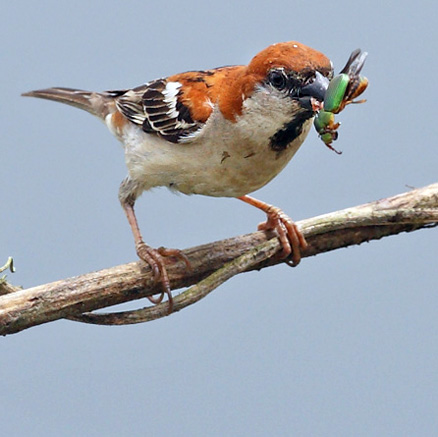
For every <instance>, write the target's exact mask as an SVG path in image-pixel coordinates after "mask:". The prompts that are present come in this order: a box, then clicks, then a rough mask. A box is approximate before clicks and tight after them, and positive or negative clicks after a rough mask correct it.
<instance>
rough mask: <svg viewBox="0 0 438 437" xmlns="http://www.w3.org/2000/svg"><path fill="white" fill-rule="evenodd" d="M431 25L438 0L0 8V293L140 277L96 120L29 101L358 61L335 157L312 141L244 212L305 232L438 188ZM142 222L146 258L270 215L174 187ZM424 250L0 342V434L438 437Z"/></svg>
mask: <svg viewBox="0 0 438 437" xmlns="http://www.w3.org/2000/svg"><path fill="white" fill-rule="evenodd" d="M84 5H86V6H84ZM437 17H438V7H437V5H436V2H433V1H423V2H416V3H414V2H408V1H400V2H397V4H396V6H395V3H391V2H382V1H379V2H377V1H370V2H365V3H364V2H362V3H352V2H351V1H341V2H337V3H336V4H330V3H329V2H308V1H294V2H293V1H282V0H277V1H276V2H273V3H272V4H271V3H269V2H266V1H258V0H256V1H243V2H230V1H221V2H217V3H216V4H212V3H210V2H200V1H199V2H195V1H184V2H175V1H167V2H147V1H142V2H140V1H135V2H134V1H125V2H108V1H89V2H83V3H80V2H76V3H75V2H63V1H42V2H31V1H25V0H23V1H15V2H3V3H2V5H1V6H0V24H1V25H0V35H1V37H2V43H3V44H2V49H1V66H2V67H1V70H0V75H1V81H0V87H1V95H2V104H0V123H1V132H2V147H1V157H2V164H3V165H2V172H1V173H0V183H1V187H2V195H1V199H2V206H3V208H2V214H1V215H0V229H1V231H0V248H1V253H0V264H1V263H2V260H6V258H7V256H9V255H12V256H13V257H14V259H15V261H16V267H17V273H15V274H14V275H10V276H9V278H10V280H11V281H12V282H13V283H15V284H17V285H23V286H24V287H30V286H34V285H39V284H43V283H46V282H50V281H54V280H57V279H61V278H65V277H69V276H73V275H78V274H81V273H86V272H89V271H93V270H98V269H101V268H106V267H110V266H114V265H118V264H122V263H125V262H130V261H133V260H135V258H136V257H135V252H134V246H133V242H132V236H131V234H130V229H129V227H128V224H127V223H126V219H125V217H124V214H123V211H122V209H121V208H120V206H119V203H118V199H117V190H118V186H119V183H120V181H121V180H122V179H123V177H124V175H125V167H124V160H123V153H122V149H121V147H120V146H119V144H118V142H117V141H116V140H115V139H114V138H113V137H112V136H111V135H110V134H109V133H108V132H107V131H106V128H105V126H103V125H102V124H101V123H99V122H98V121H97V119H94V118H93V117H91V116H90V115H89V114H87V113H84V112H81V111H78V110H76V109H74V108H71V107H67V106H62V105H59V104H55V103H51V102H44V101H41V100H36V99H33V100H32V99H25V98H22V97H20V94H21V93H22V92H24V91H29V90H31V89H36V88H43V87H49V86H68V87H78V88H84V89H90V90H105V89H118V88H125V87H130V86H136V85H140V84H141V83H143V82H146V81H148V80H150V79H153V78H156V77H160V76H166V75H169V74H173V73H176V72H180V71H185V70H190V69H202V68H211V67H216V66H220V65H226V64H239V63H246V62H248V61H249V59H250V58H251V57H252V56H253V55H254V54H256V53H257V52H258V51H260V50H261V49H263V48H265V47H266V46H268V45H269V44H271V43H274V42H279V41H287V40H298V41H300V42H302V43H305V44H307V45H310V46H312V47H314V48H316V49H318V50H321V51H322V52H324V53H325V54H326V55H328V56H329V57H330V58H331V59H332V60H333V62H334V65H335V67H336V71H339V69H340V68H342V67H343V65H344V63H345V61H346V60H347V58H348V56H349V54H350V52H351V51H352V50H353V49H355V48H357V47H360V48H362V49H364V50H366V51H368V52H369V57H368V60H367V63H366V65H365V68H364V70H363V73H364V74H365V75H366V76H368V78H369V80H370V86H369V89H368V90H367V91H366V96H365V97H366V98H367V99H368V102H367V103H366V104H364V105H360V106H355V107H351V108H348V110H346V111H345V112H344V113H342V114H341V115H340V116H339V120H340V121H342V123H343V124H342V127H341V129H340V136H339V140H338V142H337V144H336V147H337V148H338V149H341V150H343V152H344V153H343V154H342V155H341V156H338V155H336V154H334V153H332V152H330V151H329V150H328V149H326V148H325V147H324V145H323V144H322V142H321V141H320V140H319V139H318V138H317V135H316V133H315V132H314V131H312V132H311V133H310V134H309V137H308V139H307V141H306V143H305V144H304V146H303V147H302V148H301V150H300V151H299V152H298V154H297V155H296V157H295V158H294V159H293V160H292V162H291V163H290V164H289V165H288V166H287V168H286V169H285V170H284V171H283V172H282V173H281V175H279V176H278V177H277V178H276V179H275V180H274V181H272V182H271V183H270V184H269V185H268V186H267V187H265V188H263V189H262V190H260V191H259V192H257V193H256V196H257V197H259V198H261V199H262V200H265V201H267V202H269V203H273V204H275V205H278V206H280V207H282V208H283V209H284V210H285V211H286V212H288V213H289V214H290V215H291V216H292V217H293V218H294V219H296V220H299V219H302V218H306V217H311V216H314V215H318V214H322V213H325V212H329V211H333V210H337V209H340V208H344V207H348V206H353V205H357V204H361V203H364V202H368V201H371V200H375V199H379V198H382V197H386V196H390V195H393V194H397V193H399V192H403V191H405V190H407V186H415V187H421V186H424V185H427V184H430V183H433V182H437V166H438V155H437V145H436V144H437V140H436V135H437V133H436V131H437V129H436V121H435V119H436V108H435V87H436V77H435V76H436V74H437V71H438V57H437V56H436V52H437V41H438V22H437V20H438V19H437ZM137 212H138V218H139V221H140V225H141V228H142V230H143V233H144V235H145V238H146V241H147V242H148V243H150V244H151V245H154V246H161V245H164V246H168V247H179V248H185V247H190V246H194V245H197V244H201V243H205V242H208V241H213V240H217V239H220V238H225V237H229V236H233V235H237V234H241V233H248V232H251V231H253V230H255V229H256V226H257V223H259V222H260V221H262V219H263V218H264V217H263V215H262V214H261V213H260V212H259V211H257V210H255V209H254V208H251V207H249V206H248V205H245V204H243V203H241V202H238V201H236V200H233V199H210V198H205V197H194V196H193V197H187V196H183V195H180V196H176V195H174V194H171V193H169V192H167V191H166V190H155V191H154V192H151V193H145V194H144V195H143V196H142V198H140V199H139V201H138V207H137ZM437 243H438V233H437V230H429V231H420V232H415V233H412V234H409V235H408V234H404V235H400V236H398V237H391V238H387V239H384V240H383V241H379V242H372V243H369V244H363V245H362V246H360V247H355V248H349V249H344V250H339V251H336V252H334V253H329V254H325V255H321V256H318V257H315V258H311V259H305V260H303V262H302V263H301V265H300V266H299V267H298V268H296V269H290V268H289V267H286V266H284V265H282V266H278V267H275V268H271V269H265V270H263V271H261V272H258V273H249V274H245V275H241V276H239V277H237V278H234V279H232V280H231V281H230V282H228V283H227V284H225V285H223V286H222V287H221V288H220V289H218V290H217V291H215V292H214V293H213V294H212V295H210V296H209V297H208V298H206V299H205V300H204V301H202V302H200V303H198V304H196V305H194V306H193V307H191V308H189V309H186V310H184V311H182V312H180V313H178V314H175V315H173V316H172V317H168V318H165V319H163V320H159V321H156V322H152V323H148V324H144V325H136V326H129V327H113V328H109V327H95V326H87V325H81V324H78V323H74V322H69V321H59V322H55V323H51V324H47V325H44V326H40V327H37V328H33V329H30V330H28V331H25V332H22V333H20V334H17V335H13V336H9V337H6V338H2V339H1V340H0V356H1V360H0V371H1V374H2V378H0V381H1V382H0V393H1V396H0V432H1V434H2V435H12V436H28V435H32V436H52V435H53V436H59V435H62V436H77V435H86V436H101V435H106V436H113V435H114V436H115V435H130V436H137V435H138V436H141V435H154V436H161V435H163V436H164V435H165V436H173V435H175V436H176V435H178V436H180V435H187V436H195V435H208V436H267V435H270V436H277V435H278V436H284V435H297V436H307V435H309V436H310V435H312V436H335V435H336V436H351V435H355V436H361V435H364V436H370V435H376V436H377V435H379V436H381V435H385V436H392V435H393V436H396V435H397V436H398V435H410V436H413V435H420V436H429V435H434V434H436V432H437V430H438V419H437V417H438V416H437V414H436V412H437V408H438V376H437V369H438V354H437V352H438V335H437V333H438V317H437V312H438V293H437V283H438V272H437V271H438V269H437V261H436V258H437V249H436V248H437ZM142 303H143V302H141V303H140V304H142Z"/></svg>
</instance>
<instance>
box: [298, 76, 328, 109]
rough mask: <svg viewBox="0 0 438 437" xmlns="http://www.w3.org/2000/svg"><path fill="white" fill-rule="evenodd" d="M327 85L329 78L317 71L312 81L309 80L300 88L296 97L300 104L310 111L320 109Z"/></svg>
mask: <svg viewBox="0 0 438 437" xmlns="http://www.w3.org/2000/svg"><path fill="white" fill-rule="evenodd" d="M328 85H329V80H328V79H327V78H326V77H325V76H323V75H322V74H321V73H320V72H319V71H317V72H316V73H315V79H314V80H313V82H310V83H308V84H306V85H304V86H303V87H302V88H301V92H300V97H299V98H298V101H299V102H300V103H301V106H302V107H303V108H305V109H308V110H309V111H312V112H315V111H318V110H319V109H321V108H322V102H323V101H324V97H325V92H326V91H327V88H328Z"/></svg>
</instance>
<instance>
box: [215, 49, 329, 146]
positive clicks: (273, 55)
mask: <svg viewBox="0 0 438 437" xmlns="http://www.w3.org/2000/svg"><path fill="white" fill-rule="evenodd" d="M332 77H333V65H332V63H331V61H330V60H329V59H328V58H327V57H326V56H325V55H323V54H322V53H320V52H318V51H316V50H314V49H312V48H310V47H307V46H305V45H303V44H300V43H298V42H295V41H290V42H284V43H277V44H273V45H271V46H269V47H268V48H266V49H264V50H262V51H261V52H260V53H258V54H257V55H256V56H255V57H254V58H253V59H252V60H251V62H250V63H249V64H248V65H247V66H246V67H245V68H243V69H242V70H241V71H240V73H239V75H237V77H235V78H233V79H234V80H230V81H229V83H228V88H229V93H228V96H227V98H226V99H224V100H223V101H220V102H219V105H220V106H222V108H221V110H222V112H223V113H224V114H225V116H226V117H227V118H229V119H234V120H236V119H242V118H247V117H248V118H249V119H251V120H254V122H253V123H252V124H253V125H254V126H255V125H257V126H261V125H265V126H266V127H267V128H268V127H270V128H271V129H272V132H273V134H276V133H277V132H278V133H279V134H278V135H280V138H281V140H280V141H279V145H276V146H275V147H278V148H279V149H281V148H283V147H287V145H288V144H289V143H290V142H291V141H293V139H294V138H295V137H297V136H299V135H300V134H301V132H302V129H303V125H304V123H305V122H306V121H307V120H310V119H311V118H312V117H313V116H314V115H315V113H316V112H317V111H318V110H319V109H321V108H322V102H323V100H324V96H325V92H326V90H327V87H328V85H329V81H330V79H331V78H332ZM285 132H286V133H285ZM277 139H278V137H276V140H277Z"/></svg>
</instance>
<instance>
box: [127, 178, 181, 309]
mask: <svg viewBox="0 0 438 437" xmlns="http://www.w3.org/2000/svg"><path fill="white" fill-rule="evenodd" d="M136 193H137V190H136V186H135V184H134V183H133V182H132V181H131V180H130V179H129V178H126V179H125V180H124V181H123V182H122V184H121V185H120V190H119V199H120V203H121V205H122V207H123V210H124V211H125V214H126V217H127V219H128V222H129V225H130V227H131V230H132V234H133V236H134V242H135V249H136V252H137V255H138V257H139V258H140V259H141V260H142V261H144V262H145V263H146V264H149V265H150V267H151V270H152V277H153V279H154V281H160V282H161V285H162V292H161V294H160V295H159V296H158V297H153V296H147V298H148V299H149V300H150V301H151V302H152V303H154V304H158V303H161V302H162V300H163V298H164V295H165V294H166V295H167V299H168V302H169V314H170V313H171V312H172V310H173V298H172V293H171V290H170V281H169V275H168V274H167V270H166V267H165V265H164V259H163V257H165V256H175V257H178V258H181V259H182V260H183V261H184V262H185V264H186V266H187V267H188V268H190V262H189V260H188V259H187V257H186V256H185V255H184V254H183V253H182V252H181V251H180V250H178V249H166V248H164V247H160V248H159V249H154V248H152V247H150V246H148V245H147V244H146V243H145V242H144V241H143V237H142V235H141V232H140V228H139V226H138V222H137V217H136V216H135V212H134V204H135V200H136V198H137V195H136Z"/></svg>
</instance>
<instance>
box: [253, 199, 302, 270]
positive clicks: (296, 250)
mask: <svg viewBox="0 0 438 437" xmlns="http://www.w3.org/2000/svg"><path fill="white" fill-rule="evenodd" d="M265 212H266V214H267V216H268V219H267V220H266V222H264V223H260V224H259V226H258V229H259V231H275V232H277V234H278V238H279V240H280V243H281V246H282V250H281V252H279V254H278V255H277V256H278V257H279V259H284V258H288V257H289V255H290V254H292V256H291V258H288V259H286V260H285V262H286V263H287V264H289V265H290V266H292V267H295V266H296V265H298V264H299V262H300V261H301V250H303V249H306V248H307V242H306V239H305V238H304V235H303V234H302V232H301V231H300V230H299V229H298V226H297V225H296V224H295V223H294V222H293V221H292V219H291V218H290V217H289V216H287V215H286V214H285V213H284V212H283V211H282V210H281V209H280V208H277V207H275V206H269V208H267V210H266V211H265Z"/></svg>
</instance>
